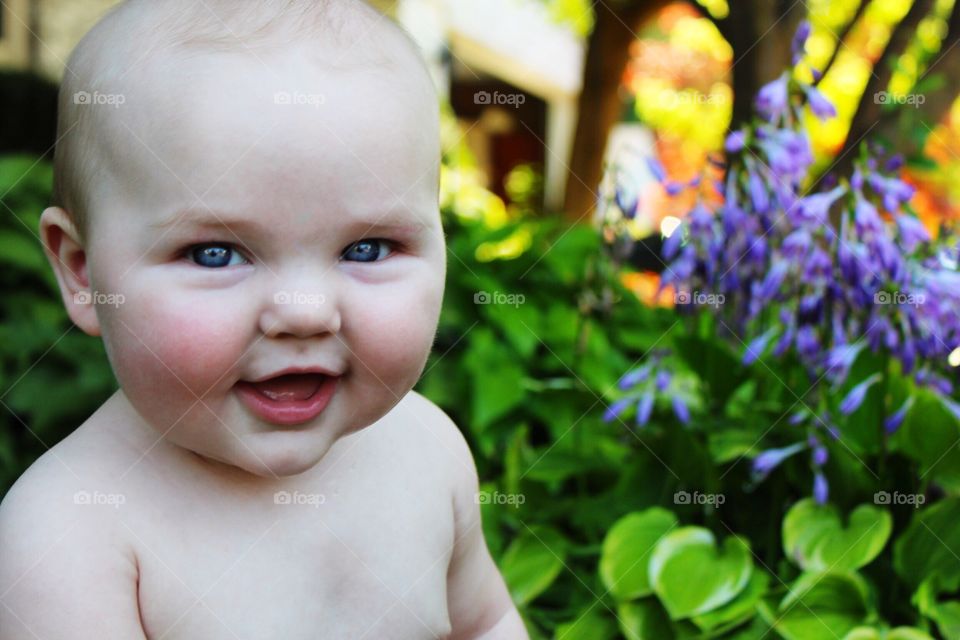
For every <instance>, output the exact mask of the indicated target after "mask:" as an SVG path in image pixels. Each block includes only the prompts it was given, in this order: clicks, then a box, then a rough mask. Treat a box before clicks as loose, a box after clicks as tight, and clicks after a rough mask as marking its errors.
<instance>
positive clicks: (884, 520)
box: [783, 498, 893, 571]
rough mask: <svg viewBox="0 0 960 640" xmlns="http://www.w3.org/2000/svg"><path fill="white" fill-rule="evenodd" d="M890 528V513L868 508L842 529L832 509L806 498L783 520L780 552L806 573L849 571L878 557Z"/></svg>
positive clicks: (855, 513) (859, 510)
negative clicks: (781, 548) (781, 549)
mask: <svg viewBox="0 0 960 640" xmlns="http://www.w3.org/2000/svg"><path fill="white" fill-rule="evenodd" d="M892 527H893V522H892V519H891V518H890V514H889V513H887V512H886V511H885V510H883V509H880V508H878V507H875V506H872V505H867V504H864V505H860V506H859V507H857V508H856V509H854V511H853V513H851V514H850V522H849V524H847V526H844V525H843V523H842V522H841V519H840V516H839V515H838V514H837V510H836V509H835V508H834V507H833V506H832V505H819V504H817V503H816V502H815V501H814V500H812V499H810V498H807V499H805V500H801V501H800V502H798V503H797V504H795V505H793V507H792V508H791V509H790V511H789V512H788V513H787V515H786V517H785V518H784V519H783V551H784V553H786V554H787V556H788V557H789V558H791V559H792V560H793V561H794V562H796V563H797V564H798V565H800V567H801V568H802V569H804V570H805V571H852V570H854V569H859V568H860V567H862V566H864V565H866V564H869V563H870V561H871V560H873V559H874V558H876V557H877V555H879V553H880V552H881V551H882V550H883V547H884V545H885V544H886V543H887V540H888V539H889V538H890V531H891V529H892Z"/></svg>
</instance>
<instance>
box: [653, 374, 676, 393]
mask: <svg viewBox="0 0 960 640" xmlns="http://www.w3.org/2000/svg"><path fill="white" fill-rule="evenodd" d="M672 378H673V376H672V375H671V373H670V372H669V371H666V370H664V369H661V370H660V371H657V383H656V384H657V391H661V392H662V391H665V390H666V388H667V387H668V386H669V385H670V380H671V379H672Z"/></svg>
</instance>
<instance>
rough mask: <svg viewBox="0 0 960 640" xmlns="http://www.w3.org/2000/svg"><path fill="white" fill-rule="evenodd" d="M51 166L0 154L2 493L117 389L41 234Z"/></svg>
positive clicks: (0, 414) (39, 161)
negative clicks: (63, 294) (61, 286)
mask: <svg viewBox="0 0 960 640" xmlns="http://www.w3.org/2000/svg"><path fill="white" fill-rule="evenodd" d="M52 175H53V174H52V167H51V166H50V164H49V163H47V162H46V161H44V160H38V159H36V158H32V157H25V156H10V157H3V158H0V194H3V195H2V196H0V203H2V205H3V206H2V207H0V262H2V263H3V267H4V268H3V270H2V272H0V278H2V286H3V291H4V296H3V297H2V298H0V383H2V384H0V389H2V391H0V403H2V407H3V410H2V411H0V495H3V494H5V493H6V491H7V489H9V487H10V486H11V485H12V484H13V482H14V481H15V480H16V479H17V478H18V477H19V476H20V474H21V473H23V471H25V470H26V468H27V467H28V466H30V464H31V463H32V462H33V461H34V460H35V459H36V458H37V457H39V456H40V455H41V454H43V453H44V452H45V451H46V450H47V449H48V448H49V447H52V446H53V445H54V444H56V443H57V442H58V441H59V440H61V439H62V438H63V437H65V436H66V435H67V434H68V433H70V431H72V430H73V429H74V428H75V427H76V426H77V425H78V424H79V423H80V422H81V421H82V420H84V419H86V417H87V416H89V415H90V414H91V413H93V411H94V410H95V409H96V408H97V407H99V406H100V404H102V403H103V401H104V400H106V398H107V397H108V396H109V395H110V394H111V393H112V392H113V390H114V389H115V388H116V382H115V380H114V378H113V374H112V372H111V371H110V368H109V365H108V363H107V359H106V353H105V352H104V350H103V346H102V342H101V341H100V340H99V339H97V338H91V337H90V336H87V335H86V334H84V333H83V332H81V331H80V330H79V329H77V328H76V327H75V326H74V325H73V324H72V323H71V322H70V320H69V318H68V317H67V314H66V311H65V310H64V307H63V304H62V302H61V301H60V294H59V291H58V289H57V286H56V280H55V279H54V276H53V272H52V271H51V269H50V266H49V264H48V263H47V260H46V258H45V257H44V255H43V251H42V249H41V244H40V240H39V238H38V235H37V234H38V233H39V222H40V214H41V212H42V211H43V209H44V207H45V206H46V205H47V203H48V202H49V199H50V188H51V184H52Z"/></svg>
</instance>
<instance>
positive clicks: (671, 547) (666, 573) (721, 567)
mask: <svg viewBox="0 0 960 640" xmlns="http://www.w3.org/2000/svg"><path fill="white" fill-rule="evenodd" d="M752 572H753V560H752V559H751V557H750V546H749V543H747V542H746V541H745V540H743V539H741V538H738V537H736V536H732V537H730V538H727V539H726V540H725V541H724V543H723V551H722V552H720V551H718V550H717V546H716V540H715V539H714V537H713V533H711V532H710V531H709V530H708V529H704V528H702V527H682V528H680V529H675V530H674V531H672V532H670V533H668V534H667V535H666V536H664V537H663V539H662V540H661V541H660V542H659V543H658V544H657V546H656V548H654V550H653V556H652V557H651V559H650V568H649V578H650V582H651V584H652V585H653V590H654V592H655V593H656V594H657V596H658V597H659V598H660V601H661V602H662V603H663V606H664V607H666V609H667V612H668V613H669V614H670V618H671V619H673V620H680V619H683V618H689V617H690V616H695V615H700V614H704V613H706V612H708V611H712V610H713V609H716V608H718V607H720V606H723V605H725V604H727V603H728V602H730V601H731V600H733V599H734V598H736V597H737V595H738V594H739V593H740V592H741V591H743V589H744V588H745V587H746V586H747V583H748V582H749V580H750V575H751V573H752Z"/></svg>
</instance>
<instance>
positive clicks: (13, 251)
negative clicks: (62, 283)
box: [0, 230, 47, 271]
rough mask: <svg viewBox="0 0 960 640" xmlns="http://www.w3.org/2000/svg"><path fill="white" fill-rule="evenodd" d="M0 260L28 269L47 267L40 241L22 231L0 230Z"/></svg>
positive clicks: (37, 269) (35, 269)
mask: <svg viewBox="0 0 960 640" xmlns="http://www.w3.org/2000/svg"><path fill="white" fill-rule="evenodd" d="M0 262H3V263H5V264H8V265H11V266H14V267H19V268H21V269H27V270H29V271H40V270H43V269H46V268H47V259H46V257H45V256H44V255H43V249H41V248H40V243H39V242H38V241H36V240H35V239H33V238H30V237H28V236H26V235H25V234H23V233H17V232H12V231H3V230H0Z"/></svg>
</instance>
